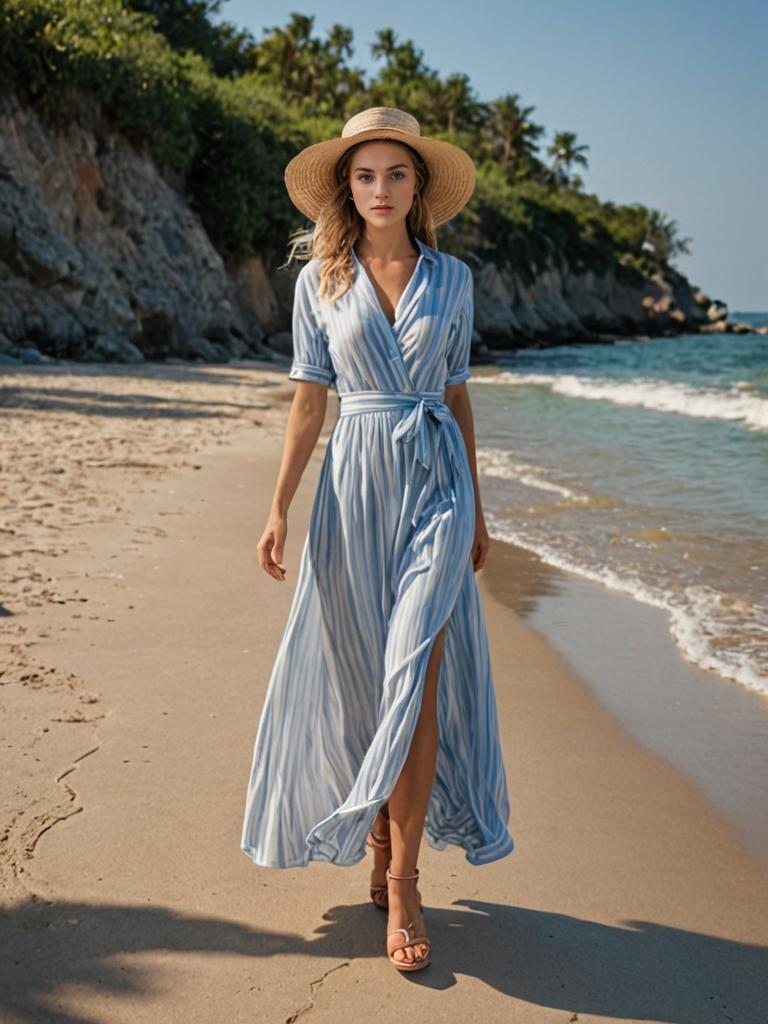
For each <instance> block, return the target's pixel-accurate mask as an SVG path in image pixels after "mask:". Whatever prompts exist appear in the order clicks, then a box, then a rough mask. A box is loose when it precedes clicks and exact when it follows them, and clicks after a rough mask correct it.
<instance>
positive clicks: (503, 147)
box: [483, 93, 544, 176]
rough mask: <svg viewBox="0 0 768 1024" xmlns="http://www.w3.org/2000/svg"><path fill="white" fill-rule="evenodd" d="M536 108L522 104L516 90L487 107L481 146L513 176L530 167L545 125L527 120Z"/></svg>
mask: <svg viewBox="0 0 768 1024" xmlns="http://www.w3.org/2000/svg"><path fill="white" fill-rule="evenodd" d="M535 109H536V108H535V107H533V106H530V107H521V106H520V97H519V95H518V94H517V93H513V94H510V93H507V95H506V96H500V97H499V98H498V99H496V100H493V101H492V102H491V103H489V104H488V105H487V107H486V110H487V119H486V123H485V126H484V133H485V136H486V141H485V145H484V147H483V148H484V149H485V150H486V152H487V154H488V156H490V157H491V159H493V160H498V162H499V163H501V164H502V165H503V166H504V167H507V168H509V169H510V170H511V171H512V173H513V175H515V176H517V175H519V174H521V173H523V172H524V171H525V170H527V169H529V168H530V165H531V164H532V163H533V161H534V160H535V155H536V151H537V150H538V148H539V147H538V143H537V141H536V140H537V139H538V138H539V136H540V135H541V134H542V132H543V131H544V129H543V127H542V126H541V125H537V124H534V123H533V122H532V121H531V120H530V117H531V114H532V113H533V111H534V110H535Z"/></svg>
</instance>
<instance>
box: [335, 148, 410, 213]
mask: <svg viewBox="0 0 768 1024" xmlns="http://www.w3.org/2000/svg"><path fill="white" fill-rule="evenodd" d="M417 184H418V183H417V180H416V171H415V169H414V166H413V160H412V159H411V155H410V153H409V152H408V150H407V149H406V148H405V147H404V146H400V145H398V143H397V142H366V144H365V145H364V146H360V148H359V149H357V150H355V152H354V153H353V154H352V159H351V161H350V164H349V191H350V192H351V193H352V199H353V200H354V203H355V206H356V207H357V211H358V213H359V214H360V216H361V217H363V218H364V219H365V220H366V221H367V222H368V223H369V224H370V225H371V227H376V228H382V227H388V226H389V225H391V224H394V223H396V222H397V221H400V220H404V219H405V217H406V216H407V214H408V211H409V210H410V208H411V205H412V203H413V196H414V193H415V192H416V187H417ZM348 201H349V200H348Z"/></svg>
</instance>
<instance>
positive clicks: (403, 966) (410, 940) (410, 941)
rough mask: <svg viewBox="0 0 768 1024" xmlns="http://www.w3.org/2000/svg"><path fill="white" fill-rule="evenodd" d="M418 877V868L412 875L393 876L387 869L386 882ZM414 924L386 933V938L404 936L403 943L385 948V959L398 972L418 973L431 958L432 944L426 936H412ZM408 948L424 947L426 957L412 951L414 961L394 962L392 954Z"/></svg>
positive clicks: (413, 922) (410, 923)
mask: <svg viewBox="0 0 768 1024" xmlns="http://www.w3.org/2000/svg"><path fill="white" fill-rule="evenodd" d="M418 877H419V869H418V868H415V869H414V874H412V875H393V874H392V872H391V871H390V870H389V868H387V880H389V879H390V878H397V879H405V878H418ZM415 924H416V922H415V921H410V922H409V923H408V924H407V925H406V926H405V928H394V929H392V931H389V932H387V938H389V936H390V935H398V934H402V935H404V936H405V939H404V941H403V942H399V943H398V944H397V945H396V946H393V947H392V949H389V946H387V959H388V960H389V962H390V963H391V964H394V965H395V967H396V968H397V969H398V971H420V970H422V969H423V968H424V967H426V966H427V964H428V963H429V962H430V958H431V956H432V942H431V940H430V938H429V936H428V935H414V934H412V933H411V929H412V928H413V927H414V925H415ZM408 946H426V947H427V955H426V956H419V954H418V953H416V950H415V949H414V955H415V957H416V959H415V960H413V961H408V960H395V958H394V954H395V953H396V952H397V951H398V949H407V947H408Z"/></svg>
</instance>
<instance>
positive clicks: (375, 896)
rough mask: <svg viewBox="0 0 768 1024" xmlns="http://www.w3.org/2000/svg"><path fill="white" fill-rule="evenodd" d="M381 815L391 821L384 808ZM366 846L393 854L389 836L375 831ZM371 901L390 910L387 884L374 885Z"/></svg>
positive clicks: (383, 908)
mask: <svg viewBox="0 0 768 1024" xmlns="http://www.w3.org/2000/svg"><path fill="white" fill-rule="evenodd" d="M381 813H382V814H383V815H384V817H385V818H386V820H387V821H389V813H388V811H386V810H385V809H384V808H383V807H382V808H381ZM365 844H366V846H370V847H373V848H375V849H377V850H389V851H390V853H391V850H392V846H391V843H390V839H389V835H388V834H387V835H385V836H382V835H379V833H378V832H374V831H373V829H371V831H370V832H369V833H368V838H367V839H366V841H365ZM370 894H371V900H372V902H373V903H374V905H375V906H377V907H378V908H379V910H388V909H389V901H388V893H387V883H386V882H385V883H384V884H383V885H372V886H371V887H370Z"/></svg>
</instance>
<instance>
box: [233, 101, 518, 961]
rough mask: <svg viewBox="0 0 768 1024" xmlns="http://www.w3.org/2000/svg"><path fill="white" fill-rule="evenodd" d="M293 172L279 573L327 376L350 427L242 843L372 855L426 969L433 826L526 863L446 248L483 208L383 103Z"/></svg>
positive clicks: (316, 537)
mask: <svg viewBox="0 0 768 1024" xmlns="http://www.w3.org/2000/svg"><path fill="white" fill-rule="evenodd" d="M285 180H286V187H287V189H288V193H289V195H290V197H291V199H292V201H293V202H294V204H295V205H296V206H297V207H298V209H299V210H301V212H302V213H304V214H305V215H306V216H307V217H309V218H310V219H311V220H313V221H316V227H315V230H314V235H313V239H312V248H311V257H312V258H311V259H310V260H309V262H307V263H306V264H305V265H304V266H303V267H302V268H301V270H300V272H299V275H298V277H297V280H296V288H295V295H294V309H293V343H294V358H293V364H292V367H291V371H290V374H289V377H290V378H291V379H292V380H296V381H297V382H298V383H297V386H296V394H295V397H294V400H293V403H292V406H291V410H290V413H289V417H288V422H287V425H286V434H285V444H284V450H283V457H282V464H281V467H280V472H279V475H278V480H277V484H276V488H275V495H274V499H273V503H272V510H271V514H270V517H269V521H268V523H267V525H266V528H265V530H264V533H263V535H262V537H261V539H260V541H259V545H258V550H259V561H260V565H261V567H262V568H263V569H264V571H265V572H267V573H269V575H271V576H272V577H274V579H276V580H284V579H285V569H284V567H283V565H282V564H281V563H282V558H283V550H284V546H285V540H286V534H287V511H288V507H289V505H290V502H291V499H292V497H293V495H294V493H295V491H296V488H297V486H298V484H299V480H300V477H301V474H302V473H303V470H304V467H305V466H306V463H307V461H308V459H309V456H310V453H311V452H312V449H313V448H314V445H315V443H316V441H317V438H318V435H319V432H320V430H321V427H322V424H323V421H324V418H325V411H326V400H327V392H328V386H329V385H330V384H334V385H335V387H336V390H337V392H338V394H339V397H340V411H339V418H338V420H337V421H336V423H335V425H334V428H333V431H332V433H331V436H330V439H329V442H328V446H327V449H326V452H325V456H324V459H323V464H322V468H321V470H320V477H319V482H318V488H317V492H316V494H315V498H314V503H313V506H312V512H311V517H310V525H309V531H308V534H307V538H306V541H305V544H304V549H303V552H302V556H301V563H300V566H299V574H298V580H297V583H296V591H295V594H294V598H293V603H292V606H291V611H290V614H289V617H288V622H287V625H286V628H285V632H284V634H283V638H282V641H281V644H280V648H279V650H278V653H277V658H276V661H275V664H274V667H273V670H272V676H271V679H270V683H269V687H268V689H267V695H266V698H265V703H264V708H263V711H262V715H261V720H260V723H259V728H258V731H257V736H256V742H255V746H254V754H253V763H252V768H251V777H250V784H249V787H248V795H247V800H246V812H245V821H244V825H243V836H242V843H241V847H242V849H243V850H244V852H245V853H246V854H247V855H248V856H249V857H251V859H252V860H254V861H255V863H257V864H259V865H262V866H265V867H297V866H304V865H306V864H307V863H308V862H309V861H310V860H325V861H329V862H331V863H334V864H338V865H351V864H355V863H357V862H358V861H359V860H361V859H362V858H363V857H364V856H365V845H366V841H367V843H368V845H369V846H372V847H373V854H374V868H373V873H372V876H371V885H370V894H371V899H372V900H373V902H374V903H375V904H376V906H378V907H381V908H382V909H385V910H387V911H388V930H387V954H388V957H389V959H390V960H391V962H392V963H393V964H394V965H395V967H397V968H398V969H399V970H418V969H421V968H423V967H425V966H426V965H427V964H428V963H429V958H430V954H431V943H430V940H429V937H428V935H427V932H426V928H425V924H424V919H423V916H422V912H421V899H420V893H419V890H418V887H417V884H418V877H419V872H418V867H417V861H418V853H419V847H420V843H421V838H422V833H423V832H425V833H426V836H427V840H428V842H429V844H430V845H431V846H432V847H433V848H434V849H436V850H442V849H445V847H446V845H447V844H448V843H453V844H455V845H458V846H461V847H462V848H463V849H464V850H465V855H466V858H467V859H468V860H469V861H470V863H472V864H484V863H488V862H490V861H492V860H497V859H499V858H500V857H503V856H505V855H507V854H508V853H510V852H511V851H512V849H513V847H514V843H513V840H512V837H511V836H510V834H509V832H508V831H507V828H506V823H507V821H508V819H509V804H508V799H507V788H506V780H505V774H504V766H503V762H502V756H501V751H500V747H499V738H498V724H497V716H496V704H495V698H494V690H493V682H492V678H491V670H490V660H489V654H488V645H487V635H486V629H485V622H484V618H483V611H482V606H481V603H480V596H479V591H478V588H477V584H476V581H475V578H474V575H473V574H474V572H476V571H477V570H478V569H480V568H481V567H482V565H483V563H484V561H485V558H486V554H487V551H488V547H489V539H488V533H487V530H486V527H485V523H484V519H483V512H482V507H481V504H480V495H479V488H478V482H477V469H476V465H475V444H474V436H473V421H472V412H471V407H470V403H469V397H468V394H467V389H466V383H465V382H466V381H467V380H468V379H469V369H468V364H469V351H470V343H471V337H472V317H473V291H472V276H471V273H470V271H469V268H468V267H467V265H466V264H465V263H463V262H462V261H461V260H459V259H457V258H456V257H454V256H451V255H447V254H442V253H440V252H438V251H437V249H436V243H435V233H434V229H435V226H436V225H437V224H439V223H442V222H444V221H446V220H449V219H450V218H451V217H453V216H455V214H456V213H458V211H459V210H460V209H461V208H462V207H463V206H464V205H465V204H466V202H467V201H468V199H469V197H470V196H471V194H472V192H473V190H474V185H475V170H474V165H473V163H472V161H471V159H470V158H469V157H468V156H467V155H466V154H465V153H464V152H463V151H462V150H460V149H459V148H458V147H456V146H453V145H451V144H450V143H447V142H442V141H439V140H436V139H428V138H425V137H423V136H422V135H421V134H420V129H419V124H418V122H417V121H416V119H415V118H413V117H412V116H411V115H410V114H407V113H405V112H404V111H401V110H397V109H394V108H389V107H374V108H371V109H369V110H364V111H362V112H361V113H359V114H356V115H355V116H354V117H352V118H351V119H350V120H349V121H348V122H347V124H346V125H345V127H344V129H343V131H342V134H341V137H340V138H338V139H329V140H327V141H325V142H320V143H317V144H315V145H312V146H309V147H307V148H306V149H304V150H302V152H301V153H299V154H298V156H296V157H294V159H293V160H291V161H290V163H289V164H288V166H287V168H286V172H285ZM438 682H439V686H438Z"/></svg>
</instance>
